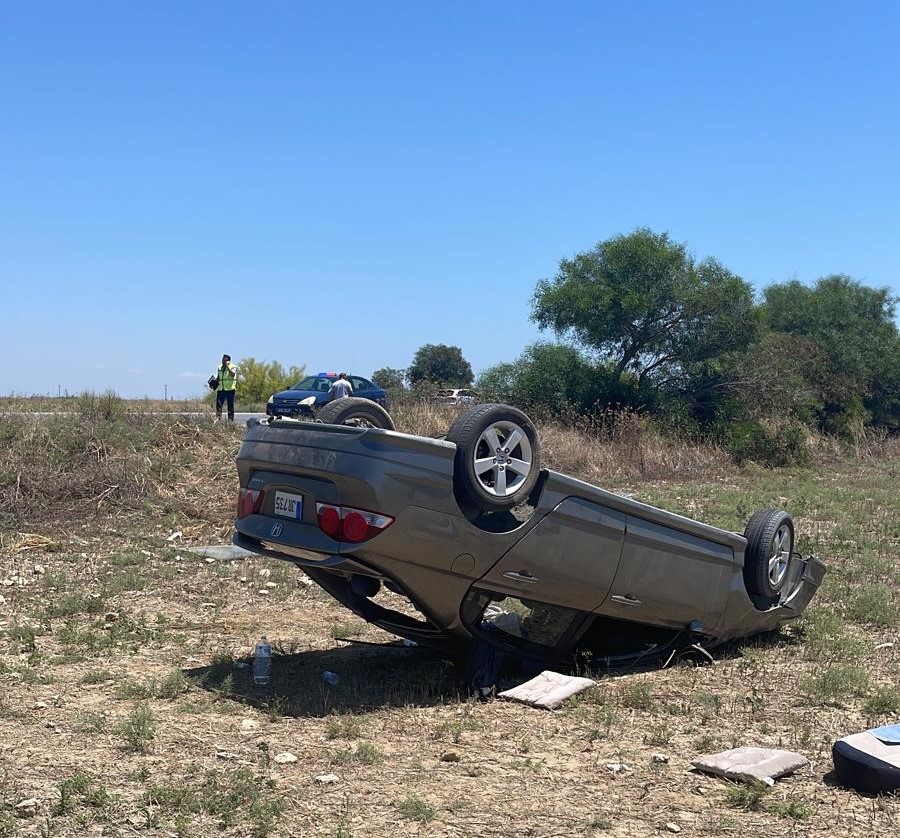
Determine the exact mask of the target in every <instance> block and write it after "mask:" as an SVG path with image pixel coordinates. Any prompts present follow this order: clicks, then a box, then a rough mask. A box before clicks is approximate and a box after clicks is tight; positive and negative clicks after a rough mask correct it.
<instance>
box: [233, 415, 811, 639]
mask: <svg viewBox="0 0 900 838" xmlns="http://www.w3.org/2000/svg"><path fill="white" fill-rule="evenodd" d="M455 454H456V446H455V445H454V444H453V443H450V442H447V441H445V440H436V439H428V438H424V437H419V436H413V435H408V434H402V433H397V432H394V431H385V430H381V429H376V428H359V427H346V426H338V425H323V424H321V423H309V422H300V421H292V420H282V419H279V420H278V421H273V422H269V421H268V420H262V421H251V423H250V424H249V425H248V428H247V432H246V435H245V438H244V442H243V444H242V446H241V450H240V453H239V455H238V472H239V477H240V485H241V487H245V488H250V489H263V490H265V495H264V501H263V506H262V508H261V509H260V510H259V512H258V513H257V514H251V515H247V516H245V517H242V518H239V519H238V520H236V522H235V534H234V542H235V543H236V544H238V545H240V546H243V547H246V548H247V549H250V550H253V551H255V552H257V553H260V554H263V555H268V556H272V557H275V558H279V559H283V560H287V561H291V562H293V563H294V564H296V565H297V566H299V567H301V568H303V569H304V570H305V571H306V572H307V573H308V574H309V575H310V577H311V578H312V579H313V580H314V581H316V582H318V583H319V584H320V585H322V587H324V588H325V589H326V590H328V591H329V592H330V593H332V595H333V596H335V597H336V598H337V599H338V600H339V601H341V602H342V603H343V604H344V605H346V606H347V607H348V608H350V609H351V610H353V611H354V612H355V613H357V614H359V615H360V616H362V617H363V618H365V619H367V620H370V621H371V622H373V623H375V624H377V625H379V626H382V627H383V628H386V629H387V630H389V631H393V632H395V633H397V634H400V635H402V636H405V637H409V638H412V639H416V640H422V641H432V642H440V643H446V644H451V645H452V644H458V645H460V646H465V645H467V644H469V643H471V641H472V638H473V635H481V636H485V637H487V638H488V639H490V640H491V642H494V643H495V644H497V645H501V646H503V647H504V648H506V649H507V650H508V651H509V650H512V651H516V650H519V651H522V653H523V654H524V653H525V652H526V651H528V650H531V651H532V652H533V651H534V649H535V648H538V647H540V650H541V651H539V652H538V653H536V654H545V655H546V656H548V657H554V656H558V655H559V654H562V653H565V652H566V651H567V650H568V649H569V648H570V647H571V646H572V645H573V644H575V643H576V642H579V639H580V638H581V637H583V636H586V635H585V632H588V631H589V629H590V627H591V625H592V624H597V625H599V624H600V623H599V622H597V621H600V622H604V621H605V622H604V625H607V626H615V627H617V630H618V627H621V626H624V627H625V632H626V633H627V631H628V627H629V626H631V627H633V628H634V629H635V633H636V636H637V635H639V634H640V633H641V632H643V631H644V630H648V629H649V630H652V631H659V632H669V633H671V634H672V636H673V637H674V636H680V634H683V633H685V632H688V633H689V634H690V636H692V637H694V638H696V637H702V638H703V640H704V642H705V643H707V644H709V645H715V644H716V643H719V642H723V641H724V640H726V639H730V638H731V637H737V636H746V635H750V634H753V633H756V632H758V631H765V630H769V629H772V628H775V627H777V625H778V624H779V623H780V622H783V621H784V620H786V619H791V618H792V617H795V616H797V615H798V614H799V613H800V612H802V610H803V608H805V606H806V604H807V603H808V601H809V599H810V598H811V597H812V595H813V593H814V592H815V590H816V588H817V587H818V585H819V583H820V582H821V578H822V574H823V573H824V565H822V563H821V562H820V561H819V560H817V559H809V560H804V559H801V558H800V557H799V556H798V557H796V558H795V559H794V560H792V562H791V566H790V567H791V569H790V577H791V578H790V579H789V580H788V584H786V585H785V588H784V591H783V594H782V596H781V599H780V600H779V601H778V602H777V603H767V604H760V603H757V602H754V600H753V599H752V598H751V597H750V595H749V594H748V592H747V590H746V587H745V584H744V579H743V561H744V551H745V549H746V547H747V542H746V540H745V539H744V537H743V536H741V535H739V534H737V533H732V532H728V531H726V530H721V529H719V528H716V527H712V526H710V525H708V524H703V523H701V522H698V521H693V520H692V519H689V518H685V517H683V516H681V515H676V514H674V513H671V512H667V511H665V510H661V509H657V508H656V507H652V506H649V505H648V504H644V503H641V502H640V501H636V500H634V499H632V498H628V497H625V496H622V495H617V494H615V493H612V492H608V491H606V490H604V489H601V488H599V487H596V486H592V485H591V484H588V483H585V482H583V481H581V480H577V479H575V478H572V477H570V476H567V475H563V474H561V473H559V472H554V471H551V470H544V471H542V473H541V478H540V479H539V481H538V486H537V487H536V488H535V491H534V492H533V493H532V497H531V498H530V499H529V503H530V504H531V509H530V510H529V512H528V514H527V515H519V516H518V517H517V516H516V515H513V514H512V513H493V514H490V515H481V516H478V515H473V514H472V511H471V510H467V509H463V508H461V507H460V505H459V504H458V503H457V500H456V497H455V495H454V491H453V476H454V458H455ZM279 489H280V490H282V491H286V492H293V493H296V494H299V495H300V496H302V498H303V511H302V517H301V520H299V521H293V520H289V519H282V518H280V517H278V516H276V515H274V514H273V504H274V491H275V490H279ZM317 502H318V503H329V504H334V505H344V506H349V507H353V508H357V509H363V510H367V511H370V512H374V513H378V514H381V515H387V516H390V517H392V518H393V519H394V521H393V523H392V524H391V525H390V526H389V527H388V528H387V529H385V530H384V531H382V532H380V533H378V534H376V535H374V537H372V538H370V539H368V540H366V541H364V542H362V543H355V544H351V543H348V542H342V541H339V540H335V539H333V538H331V537H330V536H328V535H326V534H325V533H324V532H322V531H321V530H320V529H319V528H318V526H317V521H316V516H315V509H316V503H317ZM365 579H368V580H369V581H368V582H365ZM381 586H384V587H381ZM369 588H372V589H375V588H379V589H380V590H381V591H382V592H383V591H384V590H385V589H390V590H391V591H395V592H398V594H402V595H403V596H404V597H405V598H406V599H407V600H408V603H409V604H411V606H412V607H413V608H414V609H415V610H416V611H417V612H419V614H418V616H417V617H415V618H414V617H412V616H410V614H411V611H410V610H409V609H407V611H405V612H404V611H403V609H402V608H401V607H399V606H397V607H395V606H393V605H391V604H390V603H388V604H387V605H385V604H384V603H383V602H381V600H380V599H379V597H381V596H382V594H381V593H379V594H378V595H377V596H376V595H375V594H369V593H367V590H368V589H369ZM506 599H508V600H509V601H510V602H512V603H513V604H515V605H517V607H518V605H521V609H522V610H523V612H527V613H526V616H525V618H524V621H525V624H527V625H529V626H531V627H532V631H533V630H534V627H535V626H538V622H539V621H538V619H537V617H538V616H541V618H542V622H541V625H540V628H541V630H542V631H544V632H545V635H546V637H545V638H544V641H545V642H544V643H543V645H541V644H540V643H537V642H532V641H533V640H534V637H533V636H529V637H528V638H525V637H515V636H512V635H505V636H504V635H503V633H502V632H495V631H489V630H488V629H490V628H491V627H490V626H486V623H485V614H486V609H487V606H488V604H489V603H491V602H497V601H500V600H506ZM551 612H552V614H553V615H555V616H554V618H553V619H552V620H548V619H545V618H546V615H547V614H550V613H551ZM638 629H640V631H638ZM548 638H549V639H548ZM551 641H552V642H551ZM548 643H550V644H551V645H547V644H548ZM523 650H525V651H523Z"/></svg>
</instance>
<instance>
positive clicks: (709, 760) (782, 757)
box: [692, 747, 809, 786]
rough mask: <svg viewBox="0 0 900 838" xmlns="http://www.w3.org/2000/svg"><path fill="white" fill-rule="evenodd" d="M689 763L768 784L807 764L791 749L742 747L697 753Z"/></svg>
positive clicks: (804, 758) (712, 771)
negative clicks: (699, 754) (700, 754)
mask: <svg viewBox="0 0 900 838" xmlns="http://www.w3.org/2000/svg"><path fill="white" fill-rule="evenodd" d="M692 765H693V766H694V768H696V769H697V770H698V771H705V772H707V773H708V774H716V775H718V776H719V777H727V778H728V779H729V780H745V779H748V778H755V779H757V780H761V781H762V782H763V783H765V784H766V785H768V786H771V785H773V784H774V783H775V780H777V779H778V778H779V777H784V776H785V775H786V774H793V773H794V772H795V771H797V770H798V769H800V768H804V767H806V766H807V765H809V760H808V759H807V758H806V757H804V756H802V755H801V754H797V753H794V752H793V751H782V750H779V749H777V748H748V747H744V748H732V749H731V750H729V751H722V752H720V753H718V754H708V755H706V756H702V757H699V758H698V759H695V760H694V761H693V763H692Z"/></svg>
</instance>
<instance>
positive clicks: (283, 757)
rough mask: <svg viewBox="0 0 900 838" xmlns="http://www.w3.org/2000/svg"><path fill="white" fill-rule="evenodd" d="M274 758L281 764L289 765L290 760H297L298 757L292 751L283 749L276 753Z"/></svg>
mask: <svg viewBox="0 0 900 838" xmlns="http://www.w3.org/2000/svg"><path fill="white" fill-rule="evenodd" d="M272 759H274V760H275V762H277V763H278V764H279V765H287V763H289V762H296V761H297V757H295V756H294V755H293V754H292V753H291V752H290V751H283V752H282V753H280V754H275V756H274V757H272Z"/></svg>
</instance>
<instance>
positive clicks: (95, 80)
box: [0, 0, 900, 399]
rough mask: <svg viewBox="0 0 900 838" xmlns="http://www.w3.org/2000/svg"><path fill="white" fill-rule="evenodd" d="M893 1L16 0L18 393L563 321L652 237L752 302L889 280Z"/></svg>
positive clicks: (392, 347)
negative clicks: (251, 2) (618, 261)
mask: <svg viewBox="0 0 900 838" xmlns="http://www.w3.org/2000/svg"><path fill="white" fill-rule="evenodd" d="M898 31H900V7H898V6H895V5H893V4H884V3H877V4H876V3H870V2H866V0H863V1H862V2H859V3H855V4H854V5H853V6H852V7H847V6H846V5H845V4H839V3H828V2H826V3H825V4H824V5H823V4H821V3H820V4H816V5H815V6H812V5H811V4H805V3H799V4H787V5H785V4H782V3H775V2H770V0H762V1H761V2H760V3H756V4H754V5H753V6H752V7H739V6H733V5H731V4H721V3H713V2H708V0H699V2H696V3H691V4H688V5H683V4H680V5H675V4H670V3H663V2H656V0H649V2H646V3H642V4H627V3H620V2H613V3H607V4H600V5H598V4H592V3H579V2H575V3H572V4H568V5H566V6H565V7H562V8H550V7H547V6H540V5H532V4H525V5H524V6H523V5H522V4H515V5H512V4H503V3H501V4H497V5H494V6H491V7H489V8H486V7H484V6H483V5H481V4H474V3H466V2H462V3H460V4H456V5H455V6H454V7H453V8H452V9H450V8H447V9H443V8H442V9H438V8H436V7H430V6H427V5H421V4H410V3H403V2H400V3H397V4H390V5H389V6H377V5H371V4H365V3H360V2H352V1H351V2H350V3H348V4H343V5H340V6H318V7H317V6H309V5H306V4H288V3H284V2H275V3H273V4H271V5H270V6H268V7H267V8H266V9H265V11H264V13H263V12H260V11H258V10H253V9H250V8H249V7H247V6H246V5H245V4H241V3H238V2H236V1H235V0H223V2H222V3H219V4H217V5H216V7H215V8H212V7H205V6H202V5H195V4H174V3H166V2H162V3H159V4H154V5H153V6H135V5H133V4H132V5H115V4H113V5H110V4H108V3H99V2H92V0H86V2H84V3H80V4H78V5H77V6H74V5H73V6H66V5H64V4H52V5H48V6H45V5H41V4H37V5H36V4H18V5H12V6H9V7H8V8H7V9H5V13H4V26H3V28H2V29H0V97H2V100H3V102H4V117H5V119H4V131H3V132H0V161H2V163H0V166H2V175H3V190H2V192H0V248H2V251H0V252H2V253H3V260H2V263H0V283H2V285H3V288H4V303H5V306H4V313H5V315H6V317H5V319H6V323H5V328H4V330H3V332H2V334H0V349H2V351H3V353H4V356H5V360H6V363H5V364H4V367H3V369H2V371H0V392H6V393H10V394H15V393H25V392H27V393H32V392H33V393H35V394H46V395H50V396H52V395H53V394H55V393H57V391H58V390H59V391H62V390H68V391H69V392H70V393H80V392H83V391H94V392H102V391H103V390H104V389H106V388H107V387H109V388H112V389H113V390H115V391H116V392H117V393H119V394H120V395H122V396H123V397H128V398H144V397H145V396H146V397H148V398H154V399H156V398H160V399H161V398H162V397H163V395H164V394H165V390H166V388H167V389H168V393H169V395H171V396H172V397H173V398H176V399H181V398H196V397H201V396H202V395H203V394H204V392H205V391H204V387H205V380H206V378H207V377H208V376H209V375H210V373H211V372H212V371H213V370H214V369H215V366H216V364H217V363H218V360H219V359H220V358H221V356H222V353H223V352H227V353H228V354H230V355H231V356H232V357H233V358H235V359H242V358H246V357H250V356H252V357H254V358H256V359H257V360H264V361H279V362H281V363H282V364H284V365H285V366H291V365H297V366H301V365H302V366H305V368H306V370H307V371H317V370H320V369H347V370H353V371H354V372H356V373H358V374H360V375H364V376H366V377H371V374H372V372H373V371H374V370H376V369H379V368H381V367H393V368H406V367H408V366H409V364H410V363H411V361H412V358H413V355H414V354H415V352H416V350H417V349H418V348H419V347H421V346H422V345H424V344H427V343H432V344H439V343H443V344H448V345H451V346H458V347H460V348H461V350H462V353H463V355H464V357H465V358H466V359H467V360H468V361H469V363H470V364H471V365H472V368H473V370H474V371H475V373H476V374H477V373H479V372H481V371H482V370H484V369H485V368H487V367H490V366H493V365H495V364H497V363H501V362H506V361H512V360H514V359H515V358H517V357H518V356H519V355H520V354H521V353H522V351H523V350H524V349H525V347H526V346H528V345H529V344H531V343H534V342H535V341H538V340H552V339H553V336H552V335H551V334H549V333H541V332H539V330H538V329H537V327H536V326H535V324H534V323H532V322H531V321H530V320H529V313H530V300H531V297H532V294H533V293H534V289H535V286H536V284H537V282H538V281H539V280H540V279H541V278H545V277H550V276H553V275H554V274H555V272H556V269H557V265H558V263H559V260H560V259H562V258H567V257H571V256H572V255H574V254H575V253H577V252H581V251H585V250H588V249H590V248H592V247H594V245H596V244H597V243H598V242H600V241H603V240H606V239H608V238H610V237H612V236H615V235H618V234H620V233H629V232H631V231H632V230H634V229H635V228H637V227H642V226H646V227H649V228H651V229H652V230H654V231H655V232H668V234H669V236H670V238H671V239H672V240H673V241H676V242H683V243H686V244H687V246H688V248H689V249H690V250H691V251H692V252H693V253H694V254H696V256H697V258H704V257H706V256H713V257H715V258H717V259H718V260H719V261H720V262H721V263H722V264H723V265H725V266H726V267H727V268H728V269H729V270H731V271H732V272H733V273H735V274H737V275H739V276H742V277H744V278H745V279H746V280H747V281H748V282H750V283H751V284H752V285H753V287H754V288H755V289H756V291H757V292H760V291H761V290H762V289H763V288H764V287H765V286H767V285H770V284H772V283H774V282H785V281H788V280H790V279H793V278H797V279H799V280H800V281H802V282H804V283H806V284H811V283H813V282H815V281H816V280H817V279H818V278H820V277H822V276H826V275H829V274H836V273H844V274H848V275H850V276H852V277H853V278H854V279H857V280H859V281H861V282H863V283H865V284H866V285H870V286H873V287H886V288H888V289H890V290H891V292H892V293H893V294H894V295H898V294H900V249H898V248H897V247H896V231H897V229H898V228H900V208H898V201H897V198H896V196H897V194H898V192H900V155H898V154H897V150H896V137H897V135H898V133H900V100H898V97H897V93H896V89H895V88H896V79H897V78H898V77H900V52H898V50H897V49H896V34H897V32H898Z"/></svg>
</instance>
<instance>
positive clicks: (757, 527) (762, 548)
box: [744, 509, 794, 599]
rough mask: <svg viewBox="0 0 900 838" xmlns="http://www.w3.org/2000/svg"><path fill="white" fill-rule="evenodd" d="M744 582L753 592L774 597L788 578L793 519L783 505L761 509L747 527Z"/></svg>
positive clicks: (792, 545)
mask: <svg viewBox="0 0 900 838" xmlns="http://www.w3.org/2000/svg"><path fill="white" fill-rule="evenodd" d="M744 538H746V539H747V552H746V553H745V555H744V583H745V584H746V586H747V591H748V592H749V593H750V595H751V596H761V597H764V598H766V599H775V598H777V597H778V595H779V594H780V593H781V589H782V588H783V587H784V582H785V579H786V578H787V572H788V567H789V566H790V563H791V554H792V553H793V551H794V522H793V520H792V519H791V516H790V515H788V513H787V512H785V511H784V510H783V509H760V510H759V511H758V512H755V513H754V514H753V516H752V517H751V518H750V520H749V521H748V522H747V528H746V529H745V530H744Z"/></svg>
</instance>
